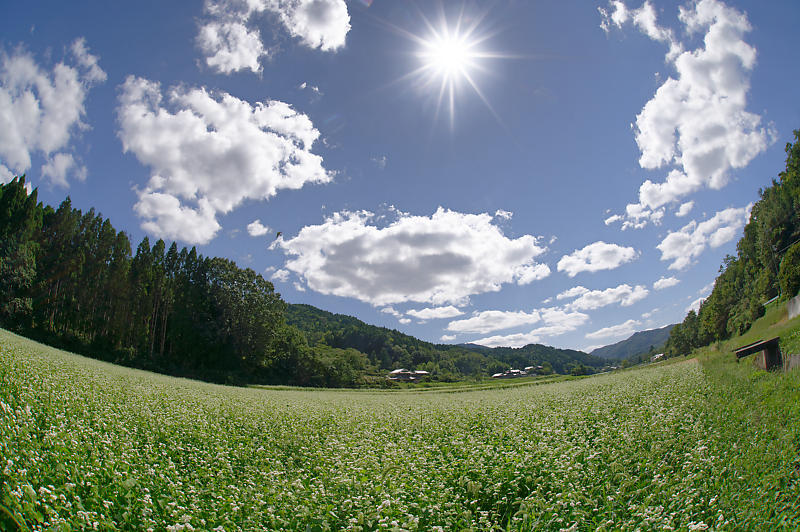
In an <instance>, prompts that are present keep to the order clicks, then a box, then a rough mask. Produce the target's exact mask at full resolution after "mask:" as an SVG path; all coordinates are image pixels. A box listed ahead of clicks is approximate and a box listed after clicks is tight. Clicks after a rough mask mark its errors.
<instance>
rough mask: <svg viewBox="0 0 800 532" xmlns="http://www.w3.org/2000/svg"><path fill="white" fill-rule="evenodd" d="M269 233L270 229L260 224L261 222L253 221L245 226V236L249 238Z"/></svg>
mask: <svg viewBox="0 0 800 532" xmlns="http://www.w3.org/2000/svg"><path fill="white" fill-rule="evenodd" d="M269 232H270V228H269V227H267V226H266V225H264V224H262V223H261V220H254V221H252V222H250V223H249V224H247V234H249V235H250V236H264V235H266V234H267V233H269Z"/></svg>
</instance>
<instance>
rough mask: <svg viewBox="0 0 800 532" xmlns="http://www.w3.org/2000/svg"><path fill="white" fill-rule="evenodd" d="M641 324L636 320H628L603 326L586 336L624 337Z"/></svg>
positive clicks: (596, 337)
mask: <svg viewBox="0 0 800 532" xmlns="http://www.w3.org/2000/svg"><path fill="white" fill-rule="evenodd" d="M640 325H641V322H639V321H638V320H628V321H626V322H625V323H620V324H619V325H614V326H611V327H605V328H603V329H599V330H597V331H594V332H591V333H588V334H587V335H586V338H589V339H591V340H598V339H600V338H620V339H622V338H625V337H628V336H630V335H632V334H633V333H635V332H636V328H637V327H638V326H640Z"/></svg>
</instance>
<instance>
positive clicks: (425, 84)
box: [406, 9, 507, 129]
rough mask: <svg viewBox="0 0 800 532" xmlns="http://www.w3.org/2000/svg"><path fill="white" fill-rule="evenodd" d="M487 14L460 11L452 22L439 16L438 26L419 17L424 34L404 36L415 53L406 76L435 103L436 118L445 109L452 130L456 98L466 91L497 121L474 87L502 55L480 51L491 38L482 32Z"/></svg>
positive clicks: (486, 100) (478, 88)
mask: <svg viewBox="0 0 800 532" xmlns="http://www.w3.org/2000/svg"><path fill="white" fill-rule="evenodd" d="M486 14H487V13H485V12H484V13H482V14H481V13H473V14H470V13H466V12H465V11H464V10H463V9H462V11H461V12H460V14H459V15H458V16H457V17H455V18H454V19H451V20H448V18H447V17H446V16H445V14H444V12H443V11H442V12H440V15H441V16H440V18H439V23H438V24H433V23H432V22H431V21H430V20H428V19H427V18H426V17H424V16H422V19H423V21H424V24H425V27H426V28H427V32H426V34H418V33H410V32H408V33H407V34H406V35H407V36H408V37H410V38H411V39H412V40H413V41H414V42H416V43H417V46H418V48H417V51H416V53H415V55H416V57H417V61H418V65H419V66H418V68H417V69H415V70H414V71H412V72H410V73H409V74H408V77H411V78H413V79H414V80H415V82H416V84H417V86H418V88H419V89H420V90H421V91H422V92H426V93H428V94H429V95H430V96H432V97H433V98H434V99H435V103H436V116H437V117H438V115H439V113H440V112H441V111H442V108H446V110H447V112H448V114H449V115H450V127H451V129H452V128H453V127H454V120H455V113H456V98H457V96H458V95H459V93H461V92H463V90H464V89H466V90H467V91H468V92H469V91H471V92H473V93H474V94H476V95H477V96H478V97H479V98H480V99H481V100H482V101H483V103H484V104H485V105H486V107H487V108H488V109H489V110H490V111H491V113H492V114H493V115H495V117H496V118H497V114H496V113H495V112H494V109H492V106H491V105H490V104H489V100H488V99H487V98H486V96H484V94H483V92H482V91H481V89H480V86H479V84H478V81H479V76H480V75H481V74H484V73H486V72H488V66H489V63H490V62H491V61H492V60H493V59H496V58H501V57H507V56H505V55H504V54H499V53H496V52H490V51H487V50H485V49H484V47H483V46H484V44H485V43H486V41H487V40H488V39H489V38H490V37H492V34H491V33H490V32H489V31H487V30H486V29H485V28H484V25H483V23H484V22H485V17H486Z"/></svg>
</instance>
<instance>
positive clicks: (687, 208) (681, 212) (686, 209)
mask: <svg viewBox="0 0 800 532" xmlns="http://www.w3.org/2000/svg"><path fill="white" fill-rule="evenodd" d="M692 208H694V201H687V202H686V203H681V206H680V207H678V210H677V211H676V212H675V216H677V217H678V218H683V217H684V216H686V215H687V214H689V213H690V212H691V211H692Z"/></svg>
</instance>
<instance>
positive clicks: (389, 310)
mask: <svg viewBox="0 0 800 532" xmlns="http://www.w3.org/2000/svg"><path fill="white" fill-rule="evenodd" d="M381 312H383V313H384V314H389V315H391V316H394V317H395V318H402V317H403V314H402V313H401V312H398V311H397V310H395V309H394V307H384V308H382V309H381Z"/></svg>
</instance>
